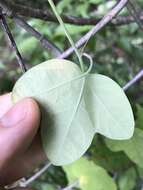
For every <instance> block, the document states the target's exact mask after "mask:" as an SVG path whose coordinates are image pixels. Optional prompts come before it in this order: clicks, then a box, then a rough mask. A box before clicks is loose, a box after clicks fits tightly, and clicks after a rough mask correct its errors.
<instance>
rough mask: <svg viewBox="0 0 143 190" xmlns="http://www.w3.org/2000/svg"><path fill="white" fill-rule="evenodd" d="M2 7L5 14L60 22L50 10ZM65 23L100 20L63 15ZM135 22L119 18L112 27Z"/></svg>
mask: <svg viewBox="0 0 143 190" xmlns="http://www.w3.org/2000/svg"><path fill="white" fill-rule="evenodd" d="M0 6H1V7H2V8H3V9H4V10H5V11H4V13H5V14H7V15H8V16H11V15H12V14H13V13H14V14H16V15H19V16H24V17H32V18H37V19H41V20H45V21H52V22H58V21H57V19H56V17H55V16H54V15H53V14H52V13H51V12H50V11H48V10H42V9H34V8H30V7H27V6H24V5H19V4H15V3H13V2H12V1H11V0H0ZM61 17H62V20H63V21H64V22H65V23H69V24H75V25H95V24H97V23H98V22H99V21H100V18H97V19H96V18H80V17H75V16H70V15H69V16H68V15H64V14H62V15H61ZM139 18H140V20H143V13H140V15H139ZM132 22H134V18H133V17H132V16H118V17H117V18H116V19H113V20H112V21H111V23H110V25H111V26H112V25H123V24H129V23H132Z"/></svg>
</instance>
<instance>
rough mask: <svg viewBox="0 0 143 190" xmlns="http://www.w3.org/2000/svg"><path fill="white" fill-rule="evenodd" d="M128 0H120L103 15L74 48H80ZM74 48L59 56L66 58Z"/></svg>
mask: <svg viewBox="0 0 143 190" xmlns="http://www.w3.org/2000/svg"><path fill="white" fill-rule="evenodd" d="M127 2H128V0H121V1H120V2H119V3H118V4H117V5H116V6H115V7H114V8H113V9H112V10H111V11H109V13H107V15H105V16H104V17H103V18H102V19H101V21H99V22H98V23H97V24H96V25H95V26H94V27H93V28H92V29H91V30H90V31H89V32H88V33H87V34H85V35H84V36H83V37H82V38H81V39H80V40H79V41H78V42H77V43H76V44H75V46H76V48H80V47H81V46H82V45H84V44H85V43H86V41H88V40H89V39H90V38H91V37H92V36H94V35H95V34H96V33H97V32H98V31H99V30H101V29H102V28H103V27H104V26H105V25H106V24H108V23H109V22H110V21H111V20H112V19H113V18H114V17H115V16H116V15H117V14H118V13H119V12H120V11H121V10H122V9H123V8H124V7H125V5H126V4H127ZM73 51H74V49H73V48H72V47H71V48H69V49H67V50H66V51H65V52H64V53H62V54H61V55H60V56H59V58H66V57H68V56H69V55H70V54H72V53H73Z"/></svg>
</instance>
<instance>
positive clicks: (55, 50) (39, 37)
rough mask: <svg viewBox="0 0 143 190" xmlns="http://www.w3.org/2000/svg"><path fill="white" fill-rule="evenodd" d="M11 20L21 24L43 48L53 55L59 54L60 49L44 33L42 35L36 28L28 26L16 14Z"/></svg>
mask: <svg viewBox="0 0 143 190" xmlns="http://www.w3.org/2000/svg"><path fill="white" fill-rule="evenodd" d="M13 20H14V21H15V23H16V24H17V25H19V26H21V27H22V28H23V29H25V30H26V31H27V32H28V33H30V34H31V35H32V36H34V37H35V38H36V39H37V40H39V41H40V42H41V44H42V46H43V47H44V48H47V49H49V50H51V51H52V52H53V55H54V56H58V55H60V54H61V51H60V49H59V48H58V47H56V46H55V45H53V44H52V42H50V41H49V40H47V38H46V37H45V36H44V35H42V34H41V33H40V32H38V31H37V30H36V29H34V28H33V27H32V26H30V25H29V24H28V23H27V22H26V21H25V20H24V19H23V18H21V17H18V16H13Z"/></svg>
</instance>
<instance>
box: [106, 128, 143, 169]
mask: <svg viewBox="0 0 143 190" xmlns="http://www.w3.org/2000/svg"><path fill="white" fill-rule="evenodd" d="M105 142H106V145H107V146H108V148H110V149H111V150H112V151H115V152H117V151H124V152H125V153H126V154H127V156H128V157H129V158H130V159H131V160H132V161H133V162H135V163H136V164H138V165H139V166H140V167H142V168H143V131H142V130H141V129H138V128H136V129H135V132H134V135H133V137H132V138H131V139H130V140H124V141H113V140H109V139H105Z"/></svg>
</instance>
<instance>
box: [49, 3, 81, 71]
mask: <svg viewBox="0 0 143 190" xmlns="http://www.w3.org/2000/svg"><path fill="white" fill-rule="evenodd" d="M48 2H49V4H50V6H51V8H52V10H53V12H54V14H55V16H56V18H57V20H58V21H59V23H60V25H61V27H62V28H63V29H64V32H65V34H66V36H67V38H68V40H69V42H70V44H71V46H72V48H73V49H74V51H75V53H76V55H77V57H78V59H79V63H80V67H81V70H82V72H84V67H83V61H82V58H81V55H80V53H79V51H78V49H77V48H76V46H75V44H74V42H73V40H72V38H71V36H70V34H69V32H68V30H67V28H66V26H65V24H64V22H63V20H62V18H61V17H60V15H59V13H58V11H57V8H56V6H55V5H54V3H53V0H48Z"/></svg>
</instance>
